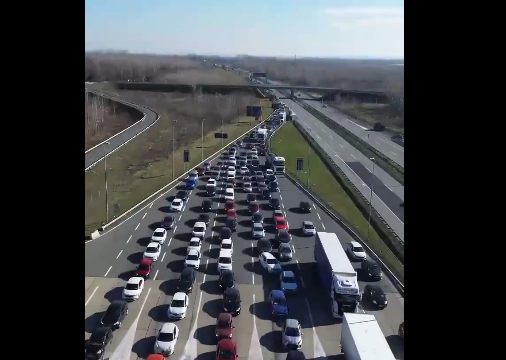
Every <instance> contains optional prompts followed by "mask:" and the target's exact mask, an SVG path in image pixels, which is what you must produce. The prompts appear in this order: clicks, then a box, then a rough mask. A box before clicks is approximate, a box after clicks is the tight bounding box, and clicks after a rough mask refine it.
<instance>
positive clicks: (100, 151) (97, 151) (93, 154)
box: [84, 85, 158, 169]
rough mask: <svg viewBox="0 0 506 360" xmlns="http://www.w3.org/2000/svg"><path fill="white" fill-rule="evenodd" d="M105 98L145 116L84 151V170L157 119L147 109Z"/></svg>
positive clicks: (116, 99)
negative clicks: (136, 110) (132, 108)
mask: <svg viewBox="0 0 506 360" xmlns="http://www.w3.org/2000/svg"><path fill="white" fill-rule="evenodd" d="M85 86H86V85H85ZM90 91H93V89H90ZM105 97H107V98H111V99H113V100H114V101H117V102H120V103H123V104H125V105H127V106H130V107H134V108H136V109H138V110H139V111H141V112H143V113H144V114H145V116H144V117H143V118H142V121H137V122H136V123H135V124H133V125H132V126H130V127H128V128H127V129H125V130H124V131H122V132H120V133H118V134H116V135H114V136H113V137H111V138H110V139H108V140H107V143H105V142H103V143H101V144H99V145H97V146H95V147H93V148H91V149H89V150H88V151H86V152H85V153H84V169H87V168H89V167H90V166H91V165H93V164H95V163H96V162H97V161H100V160H101V159H103V157H104V156H105V154H108V153H110V152H112V151H114V150H116V149H117V148H119V147H120V146H122V145H123V144H124V143H126V142H127V141H128V140H130V139H131V138H133V137H135V136H137V135H138V134H140V133H141V132H143V131H144V130H146V128H148V127H150V126H151V125H153V124H154V123H155V122H156V121H157V119H158V114H157V113H156V112H154V111H153V110H151V109H149V108H146V107H140V106H136V105H134V104H132V103H129V102H126V101H124V100H121V99H118V98H116V97H112V96H105ZM139 120H141V119H140V118H139Z"/></svg>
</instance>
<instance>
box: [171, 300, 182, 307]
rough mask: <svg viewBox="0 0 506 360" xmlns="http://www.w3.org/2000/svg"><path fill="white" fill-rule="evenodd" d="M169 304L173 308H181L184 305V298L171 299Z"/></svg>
mask: <svg viewBox="0 0 506 360" xmlns="http://www.w3.org/2000/svg"><path fill="white" fill-rule="evenodd" d="M170 306H172V307H175V308H182V307H184V300H172V303H171V304H170Z"/></svg>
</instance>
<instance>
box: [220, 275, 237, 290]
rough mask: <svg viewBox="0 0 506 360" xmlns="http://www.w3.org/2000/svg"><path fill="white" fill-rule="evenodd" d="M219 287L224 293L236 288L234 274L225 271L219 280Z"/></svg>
mask: <svg viewBox="0 0 506 360" xmlns="http://www.w3.org/2000/svg"><path fill="white" fill-rule="evenodd" d="M218 286H219V287H220V289H221V290H223V291H225V290H227V289H230V288H233V287H235V277H234V272H233V271H232V270H223V271H222V272H221V273H220V278H219V279H218Z"/></svg>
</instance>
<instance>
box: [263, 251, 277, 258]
mask: <svg viewBox="0 0 506 360" xmlns="http://www.w3.org/2000/svg"><path fill="white" fill-rule="evenodd" d="M262 255H263V256H265V258H267V259H275V258H276V257H275V256H274V255H272V254H271V253H270V252H263V253H262Z"/></svg>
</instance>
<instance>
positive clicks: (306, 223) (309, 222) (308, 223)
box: [303, 221, 314, 226]
mask: <svg viewBox="0 0 506 360" xmlns="http://www.w3.org/2000/svg"><path fill="white" fill-rule="evenodd" d="M303 224H304V225H313V222H312V221H304V222H303ZM313 226H314V225H313Z"/></svg>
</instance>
